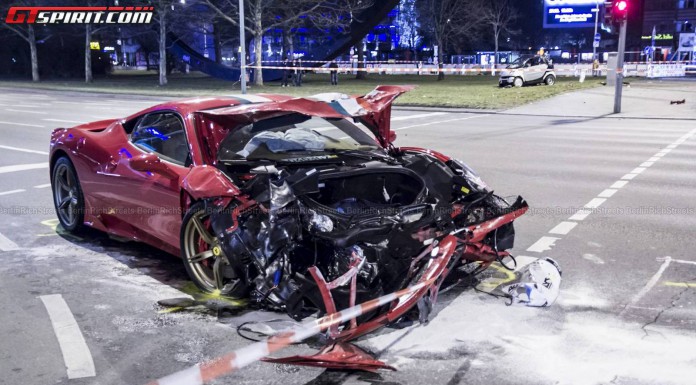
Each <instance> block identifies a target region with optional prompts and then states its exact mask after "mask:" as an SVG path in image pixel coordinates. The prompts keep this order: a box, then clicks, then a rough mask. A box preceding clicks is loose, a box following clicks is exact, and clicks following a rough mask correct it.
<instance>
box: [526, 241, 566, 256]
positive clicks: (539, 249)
mask: <svg viewBox="0 0 696 385" xmlns="http://www.w3.org/2000/svg"><path fill="white" fill-rule="evenodd" d="M559 239H561V238H556V237H541V238H539V240H538V241H536V242H535V243H534V244H533V245H531V246H529V248H528V249H527V251H532V252H535V253H543V252H544V251H548V250H551V247H552V246H553V244H554V243H555V242H556V241H557V240H559Z"/></svg>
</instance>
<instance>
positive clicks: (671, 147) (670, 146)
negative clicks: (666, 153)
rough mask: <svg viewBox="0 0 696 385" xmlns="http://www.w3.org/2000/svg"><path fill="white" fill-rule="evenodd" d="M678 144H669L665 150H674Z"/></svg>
mask: <svg viewBox="0 0 696 385" xmlns="http://www.w3.org/2000/svg"><path fill="white" fill-rule="evenodd" d="M679 144H680V143H676V142H674V143H673V144H670V145H669V146H667V148H669V149H674V148H676V147H677V146H678V145H679Z"/></svg>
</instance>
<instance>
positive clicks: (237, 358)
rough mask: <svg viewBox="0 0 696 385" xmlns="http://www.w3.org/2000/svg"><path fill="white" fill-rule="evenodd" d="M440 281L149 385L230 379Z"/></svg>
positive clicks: (282, 334)
mask: <svg viewBox="0 0 696 385" xmlns="http://www.w3.org/2000/svg"><path fill="white" fill-rule="evenodd" d="M437 278H438V277H433V278H431V279H428V280H426V281H423V282H421V283H418V284H415V285H413V286H411V287H408V288H406V289H403V290H399V291H397V292H395V293H392V294H387V295H384V296H382V297H379V298H376V299H373V300H370V301H367V302H365V303H362V304H359V305H356V306H353V307H350V308H348V309H345V310H342V311H340V312H337V313H333V314H328V315H326V316H324V317H322V318H319V319H317V320H315V321H311V322H307V323H305V324H303V325H301V326H299V327H297V328H295V329H290V330H287V331H283V332H280V333H278V334H276V335H274V336H272V337H269V338H268V339H266V340H265V341H261V342H257V343H254V344H251V345H249V346H246V347H243V348H241V349H237V350H235V351H234V352H232V353H229V354H226V355H224V356H222V357H219V358H217V359H215V360H212V361H208V362H204V363H202V364H197V365H195V366H192V367H190V368H188V369H184V370H182V371H179V372H176V373H174V374H170V375H168V376H166V377H162V378H160V379H159V380H155V381H152V382H150V383H148V385H203V384H205V383H208V382H210V381H212V380H214V379H216V378H218V377H222V376H225V375H228V374H230V373H233V372H235V371H236V370H239V369H241V368H243V367H245V366H247V365H249V364H252V363H254V362H256V361H259V360H260V359H262V358H263V357H266V356H268V355H269V354H271V353H273V352H276V351H279V350H281V349H283V348H285V347H287V346H289V345H291V344H294V343H297V342H301V341H303V340H305V339H307V338H309V337H312V336H315V335H317V334H319V333H321V332H322V331H324V330H326V329H328V328H330V327H333V326H337V325H340V324H342V323H345V322H348V321H350V320H352V319H355V318H357V317H360V316H361V315H363V314H365V313H367V312H370V311H372V310H374V309H377V308H379V307H380V306H383V305H386V304H388V303H391V302H393V301H395V300H397V299H399V298H400V297H404V296H407V295H410V294H412V293H415V292H417V291H418V290H420V289H422V288H424V287H427V286H429V285H431V284H433V283H434V282H435V280H436V279H437Z"/></svg>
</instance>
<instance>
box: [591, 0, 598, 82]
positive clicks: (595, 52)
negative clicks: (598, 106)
mask: <svg viewBox="0 0 696 385" xmlns="http://www.w3.org/2000/svg"><path fill="white" fill-rule="evenodd" d="M598 23H599V1H597V0H595V17H594V35H592V39H594V38H595V36H597V24H598ZM595 59H597V47H596V46H595V42H594V40H592V62H593V64H594V61H595ZM592 76H594V74H593V75H592Z"/></svg>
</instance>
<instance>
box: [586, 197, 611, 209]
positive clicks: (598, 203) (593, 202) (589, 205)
mask: <svg viewBox="0 0 696 385" xmlns="http://www.w3.org/2000/svg"><path fill="white" fill-rule="evenodd" d="M606 201H607V200H606V199H604V198H594V199H592V200H591V201H589V202H587V204H586V205H585V208H587V209H596V208H597V207H599V206H601V205H602V203H604V202H606Z"/></svg>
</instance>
